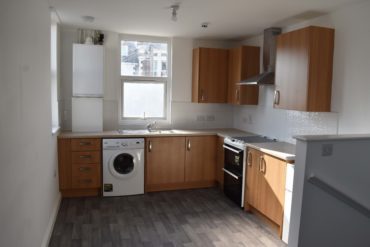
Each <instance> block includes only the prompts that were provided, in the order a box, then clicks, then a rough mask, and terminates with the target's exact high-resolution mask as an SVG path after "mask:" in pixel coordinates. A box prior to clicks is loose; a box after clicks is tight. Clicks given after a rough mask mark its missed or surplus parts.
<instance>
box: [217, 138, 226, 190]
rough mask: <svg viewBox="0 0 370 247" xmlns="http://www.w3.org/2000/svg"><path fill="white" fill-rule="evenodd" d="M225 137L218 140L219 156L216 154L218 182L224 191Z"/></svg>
mask: <svg viewBox="0 0 370 247" xmlns="http://www.w3.org/2000/svg"><path fill="white" fill-rule="evenodd" d="M223 146H224V137H218V138H217V154H216V159H217V160H216V181H217V184H218V186H219V188H220V189H221V190H223V189H224V171H223V170H222V168H224V163H225V152H224V147H223Z"/></svg>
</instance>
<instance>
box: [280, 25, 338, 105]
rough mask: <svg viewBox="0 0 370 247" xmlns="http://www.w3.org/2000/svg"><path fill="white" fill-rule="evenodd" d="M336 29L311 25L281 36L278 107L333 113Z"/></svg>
mask: <svg viewBox="0 0 370 247" xmlns="http://www.w3.org/2000/svg"><path fill="white" fill-rule="evenodd" d="M333 52H334V29H331V28H324V27H315V26H310V27H306V28H303V29H299V30H295V31H292V32H288V33H283V34H281V35H279V36H278V37H277V48H276V72H275V85H276V90H275V98H274V107H275V108H280V109H287V110H297V111H308V112H330V104H331V87H332V72H333Z"/></svg>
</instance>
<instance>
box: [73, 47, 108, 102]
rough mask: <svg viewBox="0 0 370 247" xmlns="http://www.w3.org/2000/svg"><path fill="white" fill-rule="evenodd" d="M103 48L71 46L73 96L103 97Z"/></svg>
mask: <svg viewBox="0 0 370 247" xmlns="http://www.w3.org/2000/svg"><path fill="white" fill-rule="evenodd" d="M103 69H104V47H103V46H101V45H85V44H73V96H81V97H103V79H104V73H103Z"/></svg>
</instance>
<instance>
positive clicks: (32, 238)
mask: <svg viewBox="0 0 370 247" xmlns="http://www.w3.org/2000/svg"><path fill="white" fill-rule="evenodd" d="M0 31H1V34H2V35H1V45H0V54H1V56H0V61H1V64H0V65H1V66H0V68H1V77H0V79H1V83H0V115H1V118H0V198H1V199H0V200H1V202H0V229H1V231H0V246H16V247H22V246H27V247H28V246H31V247H33V246H35V247H36V246H41V245H43V244H44V245H45V244H46V242H47V240H48V233H49V232H48V230H49V229H50V226H51V223H52V222H53V221H52V220H53V217H52V216H53V214H54V213H55V209H56V206H57V205H58V202H59V192H58V182H57V181H58V179H57V177H56V176H54V173H55V171H56V169H57V161H56V160H57V150H56V137H55V136H52V134H51V104H50V102H51V98H50V95H51V87H50V79H51V77H50V14H49V9H48V5H47V1H45V0H12V1H1V4H0ZM55 175H56V174H55Z"/></svg>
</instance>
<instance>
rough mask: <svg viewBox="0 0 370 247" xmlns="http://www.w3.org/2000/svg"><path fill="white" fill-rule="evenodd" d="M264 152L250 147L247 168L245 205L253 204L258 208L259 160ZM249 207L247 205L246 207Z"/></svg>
mask: <svg viewBox="0 0 370 247" xmlns="http://www.w3.org/2000/svg"><path fill="white" fill-rule="evenodd" d="M261 155H262V153H261V152H260V151H257V150H255V149H251V148H248V155H247V169H246V173H247V175H246V178H247V181H246V184H245V193H246V197H245V203H244V205H248V204H249V205H251V206H253V207H254V208H257V206H258V205H257V195H258V182H257V181H258V176H259V175H260V174H259V160H260V157H261ZM246 208H247V207H246Z"/></svg>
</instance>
